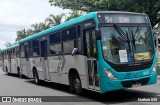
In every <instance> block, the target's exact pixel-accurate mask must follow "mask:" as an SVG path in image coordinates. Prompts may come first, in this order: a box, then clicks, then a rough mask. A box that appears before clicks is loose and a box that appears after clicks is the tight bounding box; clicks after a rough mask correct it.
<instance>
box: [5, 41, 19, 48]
mask: <svg viewBox="0 0 160 105" xmlns="http://www.w3.org/2000/svg"><path fill="white" fill-rule="evenodd" d="M15 44H16V43H10V42H6V43H5V44H4V45H5V46H6V47H9V46H13V45H15Z"/></svg>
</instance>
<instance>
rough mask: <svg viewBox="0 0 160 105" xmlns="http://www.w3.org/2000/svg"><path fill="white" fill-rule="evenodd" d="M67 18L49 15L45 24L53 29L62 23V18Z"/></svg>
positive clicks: (62, 15)
mask: <svg viewBox="0 0 160 105" xmlns="http://www.w3.org/2000/svg"><path fill="white" fill-rule="evenodd" d="M64 16H65V14H60V15H53V14H51V15H49V17H48V18H46V20H45V23H46V24H47V25H48V26H50V27H52V26H56V25H59V24H61V23H62V18H63V17H64Z"/></svg>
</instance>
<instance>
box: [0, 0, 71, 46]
mask: <svg viewBox="0 0 160 105" xmlns="http://www.w3.org/2000/svg"><path fill="white" fill-rule="evenodd" d="M48 1H49V0H0V49H3V48H5V46H4V44H5V43H6V42H11V43H13V42H15V39H16V31H17V30H21V29H24V28H25V29H27V28H30V26H31V24H34V23H39V22H43V21H44V20H45V18H47V17H48V16H49V15H50V14H54V15H57V14H60V13H65V14H67V13H68V12H69V10H63V9H61V8H58V7H54V6H50V4H49V3H48Z"/></svg>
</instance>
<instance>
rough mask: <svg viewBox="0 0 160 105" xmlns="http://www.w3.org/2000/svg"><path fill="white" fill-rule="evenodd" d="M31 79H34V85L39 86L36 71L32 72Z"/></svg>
mask: <svg viewBox="0 0 160 105" xmlns="http://www.w3.org/2000/svg"><path fill="white" fill-rule="evenodd" d="M33 78H34V83H35V84H37V85H39V84H40V80H39V76H38V73H37V70H34V71H33Z"/></svg>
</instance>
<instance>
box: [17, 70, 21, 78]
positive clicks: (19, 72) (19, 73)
mask: <svg viewBox="0 0 160 105" xmlns="http://www.w3.org/2000/svg"><path fill="white" fill-rule="evenodd" d="M17 72H18V77H19V78H22V73H21V71H20V69H19V67H18V68H17Z"/></svg>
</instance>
